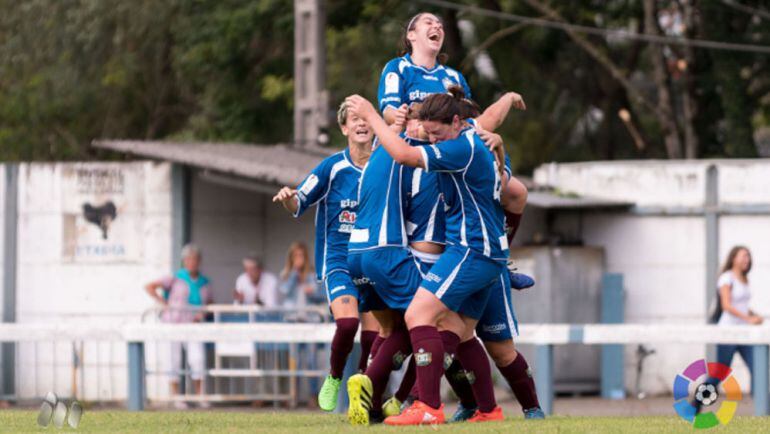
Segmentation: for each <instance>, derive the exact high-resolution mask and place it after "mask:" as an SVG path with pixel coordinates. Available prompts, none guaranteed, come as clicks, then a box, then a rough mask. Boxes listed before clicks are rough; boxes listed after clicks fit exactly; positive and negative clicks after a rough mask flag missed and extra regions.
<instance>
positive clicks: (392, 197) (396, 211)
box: [348, 146, 407, 251]
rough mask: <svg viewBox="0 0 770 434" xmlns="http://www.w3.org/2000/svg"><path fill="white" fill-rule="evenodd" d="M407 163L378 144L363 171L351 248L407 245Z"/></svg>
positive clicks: (361, 248) (365, 248)
mask: <svg viewBox="0 0 770 434" xmlns="http://www.w3.org/2000/svg"><path fill="white" fill-rule="evenodd" d="M403 172H404V166H402V165H400V164H398V163H396V161H395V160H393V157H391V156H390V154H388V152H387V151H386V150H385V148H384V147H382V146H377V148H375V150H374V152H372V156H371V157H369V162H368V163H367V164H366V167H365V168H364V172H363V174H362V175H361V183H360V185H359V189H358V204H359V205H358V216H359V218H358V219H357V220H356V223H355V226H354V229H353V233H352V234H351V236H350V244H349V246H348V248H349V250H350V251H361V250H368V249H372V248H377V247H385V246H402V247H403V246H406V242H407V236H406V229H405V227H404V217H403V216H404V189H403V185H402V181H403Z"/></svg>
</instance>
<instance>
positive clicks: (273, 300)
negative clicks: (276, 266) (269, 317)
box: [233, 254, 278, 308]
mask: <svg viewBox="0 0 770 434" xmlns="http://www.w3.org/2000/svg"><path fill="white" fill-rule="evenodd" d="M233 297H234V298H235V301H236V303H238V304H257V305H260V306H264V307H266V308H274V307H278V278H277V277H276V276H275V274H273V273H271V272H269V271H265V270H264V268H263V266H262V260H261V259H260V258H259V257H258V256H256V255H253V254H250V255H247V256H246V257H245V258H243V273H242V274H241V275H240V276H238V279H236V281H235V291H233Z"/></svg>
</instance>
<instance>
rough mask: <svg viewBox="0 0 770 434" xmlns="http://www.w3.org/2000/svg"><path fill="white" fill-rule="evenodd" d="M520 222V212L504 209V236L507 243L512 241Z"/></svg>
mask: <svg viewBox="0 0 770 434" xmlns="http://www.w3.org/2000/svg"><path fill="white" fill-rule="evenodd" d="M520 223H521V214H515V213H512V212H508V211H505V238H507V239H508V245H510V244H511V243H512V242H513V237H515V236H516V231H518V230H519V224H520Z"/></svg>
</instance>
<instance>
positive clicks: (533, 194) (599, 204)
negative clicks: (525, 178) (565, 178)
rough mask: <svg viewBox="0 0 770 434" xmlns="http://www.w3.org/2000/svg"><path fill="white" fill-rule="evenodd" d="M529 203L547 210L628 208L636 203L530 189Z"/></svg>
mask: <svg viewBox="0 0 770 434" xmlns="http://www.w3.org/2000/svg"><path fill="white" fill-rule="evenodd" d="M527 205H530V206H535V207H538V208H544V209H547V210H579V209H609V208H616V209H627V208H631V207H632V206H633V205H634V203H633V202H626V201H618V200H613V199H601V198H597V197H587V196H577V195H574V194H569V195H565V194H559V193H558V192H556V191H552V190H539V191H538V190H535V191H532V190H530V191H529V193H528V195H527Z"/></svg>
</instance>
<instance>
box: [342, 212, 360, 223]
mask: <svg viewBox="0 0 770 434" xmlns="http://www.w3.org/2000/svg"><path fill="white" fill-rule="evenodd" d="M339 220H340V223H355V222H356V213H354V212H353V211H342V212H341V213H340V218H339Z"/></svg>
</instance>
